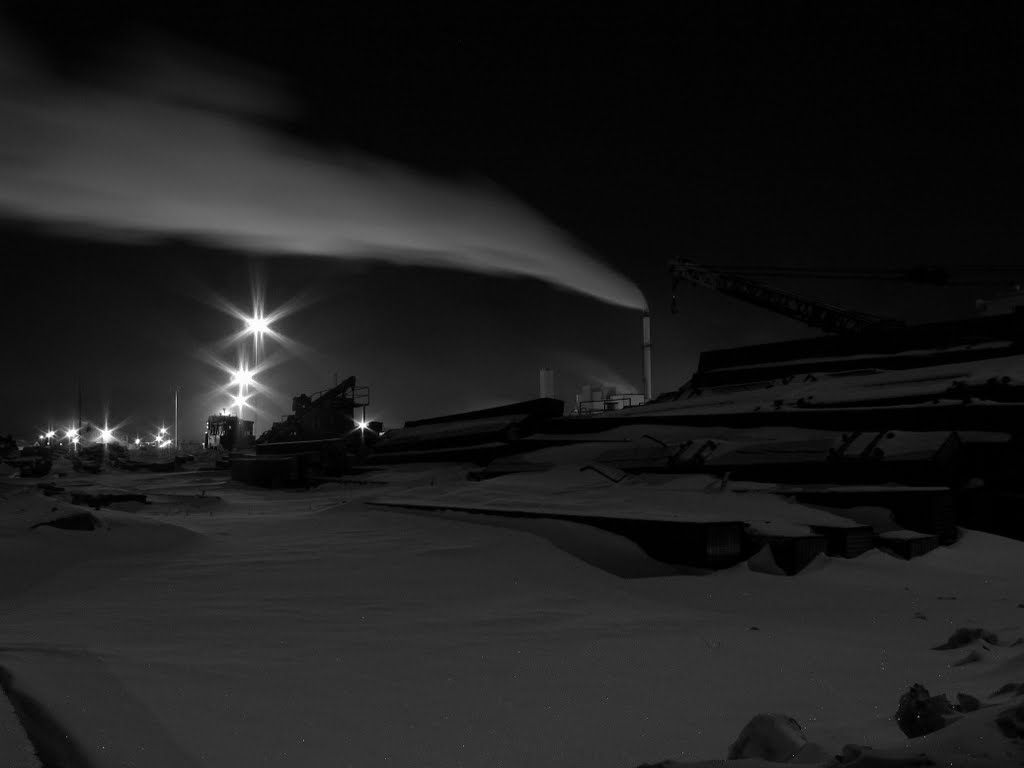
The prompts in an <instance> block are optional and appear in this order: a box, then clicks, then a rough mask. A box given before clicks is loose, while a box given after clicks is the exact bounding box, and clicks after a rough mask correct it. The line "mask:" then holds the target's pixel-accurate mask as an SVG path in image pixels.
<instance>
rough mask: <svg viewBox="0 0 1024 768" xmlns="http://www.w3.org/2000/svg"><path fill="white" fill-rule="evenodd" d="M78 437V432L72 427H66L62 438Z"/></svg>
mask: <svg viewBox="0 0 1024 768" xmlns="http://www.w3.org/2000/svg"><path fill="white" fill-rule="evenodd" d="M77 435H78V430H77V429H75V428H74V427H68V428H67V429H65V430H64V437H75V436H77Z"/></svg>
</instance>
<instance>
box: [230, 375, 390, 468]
mask: <svg viewBox="0 0 1024 768" xmlns="http://www.w3.org/2000/svg"><path fill="white" fill-rule="evenodd" d="M369 404H370V388H369V387H367V386H358V385H357V384H356V378H355V376H350V377H349V378H347V379H345V380H344V381H343V382H341V383H340V384H337V385H335V386H333V387H331V388H330V389H327V390H324V391H322V392H318V393H315V394H313V395H305V394H302V395H299V396H298V397H294V398H292V413H290V414H289V415H287V416H285V417H284V418H283V419H282V420H281V421H277V422H274V424H273V426H271V428H270V429H268V430H267V431H266V432H264V433H263V434H262V435H260V436H259V438H258V439H257V440H256V442H255V444H254V446H253V449H254V451H255V455H247V456H233V457H232V460H231V477H232V479H234V480H239V481H241V482H244V483H250V484H253V485H262V486H264V487H267V488H284V487H295V486H304V485H309V484H311V483H314V482H318V480H320V479H323V478H325V477H337V476H339V475H341V474H344V473H345V472H347V471H349V469H350V467H351V464H352V461H353V458H354V457H358V456H363V455H365V452H366V449H367V447H368V446H369V445H371V444H372V443H373V442H374V441H375V440H376V438H377V435H378V434H379V433H380V432H381V431H382V430H383V425H382V424H380V422H370V423H367V421H366V406H368V405H369ZM357 409H358V412H357ZM357 413H358V415H357Z"/></svg>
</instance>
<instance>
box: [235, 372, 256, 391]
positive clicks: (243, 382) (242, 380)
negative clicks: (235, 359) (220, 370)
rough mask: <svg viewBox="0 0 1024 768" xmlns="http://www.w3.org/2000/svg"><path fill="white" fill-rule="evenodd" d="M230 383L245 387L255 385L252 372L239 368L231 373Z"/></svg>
mask: <svg viewBox="0 0 1024 768" xmlns="http://www.w3.org/2000/svg"><path fill="white" fill-rule="evenodd" d="M231 383H232V384H238V385H239V386H245V387H247V386H249V385H250V384H253V383H255V379H254V378H253V372H252V371H250V370H248V369H246V368H239V369H238V370H237V371H232V373H231Z"/></svg>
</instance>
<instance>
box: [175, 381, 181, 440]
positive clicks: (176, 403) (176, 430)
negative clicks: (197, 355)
mask: <svg viewBox="0 0 1024 768" xmlns="http://www.w3.org/2000/svg"><path fill="white" fill-rule="evenodd" d="M179 389H181V386H180V385H179V384H175V385H174V453H175V454H177V453H178V449H179V448H180V443H179V441H178V390H179Z"/></svg>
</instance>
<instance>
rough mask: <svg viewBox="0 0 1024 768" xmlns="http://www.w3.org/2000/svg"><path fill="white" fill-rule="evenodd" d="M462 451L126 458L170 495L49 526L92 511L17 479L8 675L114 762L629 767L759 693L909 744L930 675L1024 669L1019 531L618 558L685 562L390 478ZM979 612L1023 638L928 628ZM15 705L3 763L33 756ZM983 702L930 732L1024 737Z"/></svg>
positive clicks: (831, 737) (822, 735) (987, 680)
mask: <svg viewBox="0 0 1024 768" xmlns="http://www.w3.org/2000/svg"><path fill="white" fill-rule="evenodd" d="M464 473H465V468H460V467H452V466H447V467H445V466H437V467H430V466H419V467H414V466H410V467H404V468H402V469H400V470H389V471H388V472H387V473H385V474H384V475H383V476H382V479H384V480H387V481H388V484H387V485H371V484H362V485H357V484H352V485H347V484H346V485H337V484H335V485H326V486H321V487H319V488H317V489H314V490H311V491H272V492H271V491H263V490H261V489H256V488H251V487H246V486H241V485H237V484H234V483H232V482H231V481H228V480H226V479H225V478H224V477H223V476H222V475H218V474H215V473H181V474H176V475H152V474H149V475H135V474H124V475H116V474H106V475H101V476H98V478H99V479H100V480H102V482H103V483H104V484H106V485H111V486H115V487H118V488H122V489H129V490H139V491H141V492H144V493H147V494H149V498H150V500H151V501H152V502H153V503H151V504H147V505H145V506H143V505H141V504H138V503H132V502H128V503H124V504H122V505H119V506H120V507H121V508H120V509H119V510H108V509H104V510H100V511H98V512H94V514H95V516H96V517H97V518H98V519H99V520H100V521H101V523H102V526H101V527H100V528H99V529H97V530H93V531H72V530H59V529H55V528H53V527H50V526H41V527H38V528H31V526H32V525H33V524H35V523H38V522H42V521H45V520H48V519H53V518H54V517H57V516H59V515H65V514H68V513H69V512H73V511H76V512H80V511H88V510H84V508H82V507H71V505H70V504H68V503H67V502H66V501H62V500H60V498H61V497H52V498H48V497H44V496H42V495H41V494H40V493H39V492H38V491H37V490H36V489H35V488H34V483H32V482H30V481H10V482H6V484H3V485H0V497H2V498H0V616H2V621H0V668H2V669H3V670H6V673H7V676H8V682H7V683H6V687H7V688H8V689H9V692H10V691H13V692H14V694H15V696H24V697H27V698H28V699H31V700H32V701H34V702H35V703H36V704H37V705H38V706H39V708H40V709H41V710H42V711H44V712H45V713H47V715H48V716H49V717H50V718H51V719H52V720H53V722H55V723H57V724H59V726H60V728H61V729H63V733H64V734H66V735H67V737H68V739H69V743H70V744H71V745H72V746H73V748H74V750H75V751H77V753H78V754H81V755H84V756H85V757H86V758H87V759H88V760H90V761H92V762H90V763H89V764H90V765H95V766H101V767H102V766H122V765H125V766H127V765H136V766H140V767H146V768H150V767H151V768H159V767H160V766H189V765H201V766H217V767H218V768H220V767H222V766H327V765H330V766H354V767H358V768H367V767H368V766H388V765H394V766H417V768H425V767H427V766H445V767H454V766H467V767H472V768H479V767H482V766H514V767H518V766H538V767H543V766H587V767H588V768H630V767H631V766H636V765H638V764H640V763H643V762H652V763H653V762H657V761H661V760H665V759H672V760H679V761H690V760H698V759H711V758H724V757H725V756H726V752H727V750H728V749H729V746H730V744H732V743H733V741H735V740H736V737H737V735H738V734H739V733H740V731H741V729H743V727H744V725H745V724H746V723H747V722H748V721H749V720H750V719H751V718H752V717H754V716H755V715H756V714H758V713H760V712H780V713H785V714H786V715H789V716H791V717H793V718H795V719H796V720H797V721H798V722H799V723H800V724H801V726H803V728H804V731H805V733H806V735H807V737H808V738H809V739H810V740H811V741H815V742H817V743H819V744H820V745H822V747H823V748H824V749H825V750H826V751H827V752H828V753H829V754H838V753H839V752H840V751H841V750H842V748H843V746H844V745H845V744H850V743H855V744H868V745H887V744H891V745H899V744H903V743H904V741H905V737H904V736H903V734H902V733H901V732H900V730H899V728H898V726H897V724H896V722H895V721H894V719H893V714H894V713H895V711H896V707H897V702H898V699H899V697H900V696H901V695H902V694H903V693H904V692H905V691H906V690H907V689H908V688H909V687H910V685H911V684H913V683H922V684H923V685H925V686H926V687H927V688H928V689H929V691H930V692H931V693H932V694H937V693H948V694H949V695H950V698H951V699H953V700H954V701H955V694H956V693H957V692H959V691H963V692H965V693H969V694H973V695H974V696H977V697H978V698H980V699H982V700H984V701H985V702H986V703H987V702H988V700H989V699H988V697H989V695H990V694H992V693H993V692H994V691H995V690H996V689H997V688H999V687H1000V686H1002V685H1004V684H1006V683H1011V682H1013V683H1019V682H1024V646H1021V647H1011V646H1010V643H1012V641H1014V640H1015V639H1016V638H1017V637H1018V636H1021V635H1024V607H1021V606H1022V604H1024V579H1021V577H1020V562H1021V553H1022V552H1024V544H1021V543H1019V542H1015V541H1009V540H1005V539H1000V538H997V537H993V536H990V535H987V534H982V533H975V532H966V533H965V535H964V536H963V538H962V539H961V541H959V542H958V543H957V544H955V545H954V546H952V547H949V548H942V549H939V550H937V551H934V552H932V553H930V554H928V555H926V556H924V557H922V558H919V559H916V560H912V561H902V560H898V559H896V558H894V557H891V556H889V555H887V554H884V553H882V552H879V551H877V550H874V551H871V552H868V553H867V554H864V555H862V556H861V557H859V558H857V559H855V560H841V559H824V560H822V561H820V562H818V563H815V564H814V565H812V566H811V567H810V568H808V569H807V570H806V571H804V572H802V573H801V574H799V575H797V576H794V577H784V576H773V575H769V574H766V573H761V572H755V571H753V570H751V568H749V567H748V566H747V565H746V564H741V565H739V566H736V567H734V568H731V569H729V570H726V571H719V572H716V573H712V574H709V575H678V574H673V575H661V576H652V577H649V578H620V577H619V576H615V575H613V574H612V572H611V571H618V572H622V571H623V569H622V568H620V567H619V566H623V564H626V565H632V566H635V567H634V568H633V572H636V573H645V572H646V573H651V574H665V573H666V569H664V568H659V564H657V563H653V562H652V561H650V560H649V559H648V558H647V557H646V555H644V554H643V553H642V552H641V550H640V549H639V548H638V547H636V546H635V545H633V544H632V543H631V542H629V541H626V540H624V539H621V538H619V537H617V536H615V535H613V534H610V533H606V532H603V531H599V530H597V529H591V528H587V527H585V526H577V525H576V524H575V523H570V522H559V521H551V520H548V521H536V522H531V521H529V520H516V521H514V524H513V522H509V524H508V525H502V524H500V523H501V521H500V519H496V518H486V519H485V520H483V522H485V523H487V524H479V523H478V522H477V521H476V520H477V519H476V518H475V517H473V516H471V515H468V514H464V513H451V512H449V513H441V514H436V513H428V512H418V513H415V512H410V511H401V510H398V509H393V508H387V507H381V506H373V505H370V504H368V503H367V501H368V500H370V499H372V498H375V497H378V496H382V495H384V494H395V493H398V492H408V491H409V489H411V488H415V487H417V486H425V487H428V488H430V487H433V488H449V487H454V486H456V485H458V484H460V483H462V482H464V481H463V480H462V477H463V476H464ZM71 479H72V478H70V477H69V478H67V479H66V480H58V481H57V482H66V481H67V480H71ZM93 479H95V478H92V479H89V480H81V479H79V480H77V481H76V482H92V481H93ZM200 494H204V495H200ZM496 523H498V524H496ZM574 551H575V554H574ZM581 554H582V555H586V556H585V557H582V556H580V555H581ZM602 563H606V564H607V565H608V566H609V567H608V568H602V567H601V565H602ZM612 566H615V567H612ZM645 568H646V570H645ZM625 570H626V571H629V570H630V569H629V568H626V569H625ZM959 627H983V628H985V629H986V630H989V631H991V632H995V633H997V634H998V636H999V642H1000V644H999V645H993V644H991V643H987V644H986V643H985V642H984V641H981V640H979V641H976V642H975V643H972V644H971V645H970V646H965V647H963V648H959V649H952V650H943V651H938V650H931V649H932V648H933V647H934V646H937V645H939V644H940V643H943V642H945V641H946V640H947V638H949V636H950V635H951V634H952V633H953V632H954V630H956V629H957V628H959ZM986 648H987V650H986ZM972 653H973V660H968V661H967V663H963V664H960V665H958V664H957V662H960V661H963V660H965V659H968V658H969V657H971V655H972ZM995 701H1002V702H1004V703H1005V705H1007V706H1008V705H1009V704H1010V703H1012V701H1013V699H1012V697H1008V696H1007V695H1005V694H1004V695H1003V696H1002V698H1000V699H996V700H995ZM1016 701H1017V702H1019V701H1020V699H1019V698H1018V699H1016ZM6 706H7V705H6V703H5V702H4V700H3V698H2V697H0V735H2V734H7V733H10V734H11V735H10V738H8V737H7V736H4V737H3V740H0V749H3V750H4V753H3V754H0V764H4V765H8V764H13V765H20V764H22V763H19V762H17V761H18V760H22V762H24V739H23V738H21V737H20V736H19V734H18V733H17V729H16V728H13V726H12V725H11V716H10V713H9V711H7V710H6V709H5V707H6ZM985 711H986V710H983V712H982V713H981V714H984V712H985ZM992 711H994V710H992ZM970 717H972V716H968V718H970ZM975 717H976V716H975ZM968 718H965V721H964V722H961V723H957V724H956V725H954V726H950V727H949V728H947V729H945V730H943V731H940V732H938V733H937V734H934V735H932V736H928V737H923V739H919V740H916V741H915V742H912V745H913V749H914V750H916V751H922V750H924V749H925V746H926V745H927V744H928V743H933V744H936V745H938V746H936V747H935V749H938V750H940V751H942V752H946V751H949V750H954V749H958V748H959V745H961V742H963V743H967V742H971V743H972V744H980V746H978V747H977V748H979V749H982V748H983V749H989V750H990V751H991V750H1004V751H1005V750H1006V749H1009V748H1011V747H1012V743H1011V742H1010V741H1009V740H1008V739H1006V738H1005V737H1003V736H1001V735H1000V732H999V731H998V729H996V728H995V726H992V727H989V725H986V724H985V723H987V722H988V721H985V723H982V724H981V725H977V724H975V723H976V720H977V718H976V719H975V720H970V722H967V719H968ZM977 722H981V721H980V720H977ZM9 726H10V727H9ZM979 728H980V729H981V731H979V730H978V729H979ZM972 729H973V730H972ZM986 729H987V730H986ZM978 733H982V735H984V736H989V737H990V738H989V740H988V742H981V741H979V739H978ZM957 734H961V735H960V736H957ZM964 734H966V735H964ZM940 737H941V738H945V739H946V742H949V743H946V742H942V741H941V739H940ZM958 738H959V739H960V741H957V739H958ZM928 740H931V741H930V742H929V741H928ZM922 744H924V745H925V746H922ZM950 744H952V745H953V746H950ZM1007 745H1010V746H1007ZM972 748H974V747H973V746H972ZM18 750H21V751H20V752H18ZM933 751H934V750H933ZM1018 759H1019V755H1018ZM26 764H29V763H26ZM978 764H979V765H980V764H989V763H978ZM991 764H992V765H999V764H1001V763H999V762H993V763H991Z"/></svg>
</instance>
